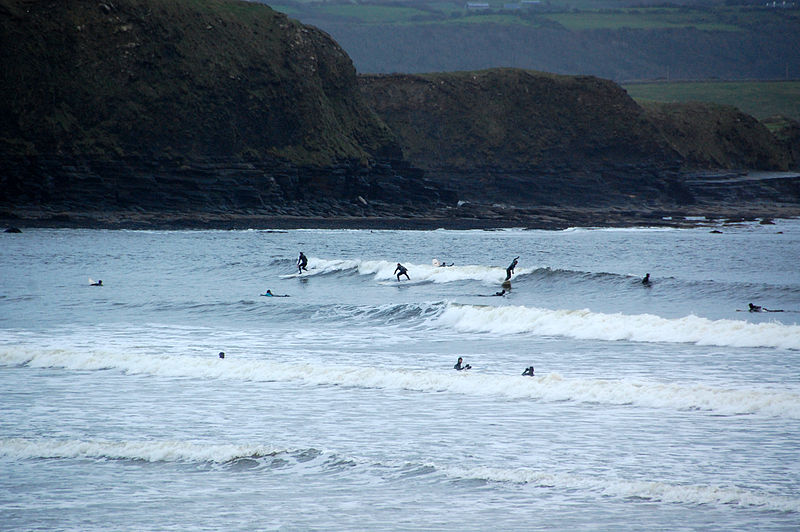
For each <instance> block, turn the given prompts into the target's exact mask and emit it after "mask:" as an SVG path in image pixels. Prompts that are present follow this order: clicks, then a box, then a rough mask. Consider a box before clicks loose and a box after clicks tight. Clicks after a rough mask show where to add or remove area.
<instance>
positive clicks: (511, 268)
mask: <svg viewBox="0 0 800 532" xmlns="http://www.w3.org/2000/svg"><path fill="white" fill-rule="evenodd" d="M517 259H519V257H514V260H513V261H511V264H510V265H509V266H508V268H506V281H508V280H509V279H511V274H512V273H514V268H515V267H516V266H517Z"/></svg>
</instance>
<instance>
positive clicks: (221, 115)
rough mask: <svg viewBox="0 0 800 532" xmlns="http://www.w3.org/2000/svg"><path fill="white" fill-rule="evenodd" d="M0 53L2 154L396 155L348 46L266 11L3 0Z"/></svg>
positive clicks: (300, 159)
mask: <svg viewBox="0 0 800 532" xmlns="http://www.w3.org/2000/svg"><path fill="white" fill-rule="evenodd" d="M0 50H2V52H0V53H2V65H3V68H2V69H0V90H1V91H2V94H3V98H2V99H0V117H2V123H3V128H2V133H0V136H2V139H0V140H1V141H2V142H3V144H4V151H6V152H7V153H8V152H9V151H11V152H16V153H24V154H59V155H94V156H101V157H115V156H117V157H119V156H137V155H138V156H148V157H152V156H157V157H161V156H174V157H187V158H192V157H197V156H200V157H208V156H221V157H238V158H243V159H252V158H256V159H265V158H280V159H288V160H290V161H292V162H297V163H317V164H327V163H331V162H332V161H335V160H337V159H353V158H355V159H370V158H374V157H376V156H381V155H383V154H386V155H396V153H395V146H394V145H393V143H392V139H391V135H390V134H389V132H388V131H387V130H386V128H385V127H384V126H383V125H382V124H381V123H380V121H379V120H376V119H375V116H374V115H373V114H372V113H371V112H370V111H369V109H368V108H367V107H366V106H364V105H363V103H362V102H361V100H360V97H359V95H358V88H357V85H356V83H355V70H354V68H353V65H352V62H351V61H350V58H349V57H348V56H347V54H346V53H344V51H342V49H341V48H340V47H339V46H338V45H337V44H336V43H335V42H334V41H333V40H332V39H331V38H330V37H329V36H328V35H327V34H325V33H323V32H321V31H319V30H317V29H315V28H313V27H309V26H303V25H302V24H300V23H298V22H297V21H295V20H292V19H289V18H287V17H286V16H285V15H283V14H281V13H277V12H275V11H273V10H271V9H270V8H268V7H266V6H263V5H258V4H252V3H246V2H231V1H223V0H207V1H202V2H200V1H182V2H178V1H172V0H118V1H114V2H108V3H102V2H97V1H89V0H82V1H70V2H56V1H52V2H46V1H41V2H32V1H24V0H3V1H2V2H0Z"/></svg>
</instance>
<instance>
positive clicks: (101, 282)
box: [89, 279, 103, 286]
mask: <svg viewBox="0 0 800 532" xmlns="http://www.w3.org/2000/svg"><path fill="white" fill-rule="evenodd" d="M90 281H91V280H90ZM89 286H103V280H102V279H98V280H97V282H96V283H92V282H90V283H89Z"/></svg>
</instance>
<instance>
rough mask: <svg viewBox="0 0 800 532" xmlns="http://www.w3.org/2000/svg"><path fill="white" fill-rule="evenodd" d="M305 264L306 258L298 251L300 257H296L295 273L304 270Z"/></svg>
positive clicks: (306, 263) (306, 262)
mask: <svg viewBox="0 0 800 532" xmlns="http://www.w3.org/2000/svg"><path fill="white" fill-rule="evenodd" d="M306 265H308V259H307V258H306V256H305V255H303V253H302V252H301V253H300V258H298V259H297V273H303V270H306V271H308V270H307V269H306Z"/></svg>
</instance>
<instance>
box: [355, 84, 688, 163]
mask: <svg viewBox="0 0 800 532" xmlns="http://www.w3.org/2000/svg"><path fill="white" fill-rule="evenodd" d="M359 79H360V83H361V91H362V93H363V94H364V96H365V98H366V99H367V101H368V102H369V103H370V104H371V105H372V106H373V107H374V108H375V110H376V112H377V113H378V114H379V115H380V116H381V118H382V119H383V120H384V121H385V122H386V123H387V124H388V125H389V127H390V128H391V129H392V130H393V131H394V132H395V133H396V134H397V136H398V138H399V139H400V142H401V144H402V145H403V151H404V154H405V156H406V157H407V158H408V159H409V160H410V161H411V162H412V163H413V164H417V165H420V166H421V167H423V168H429V169H435V168H444V167H452V168H462V169H463V168H476V167H477V168H481V167H499V168H503V169H507V170H520V169H527V170H536V169H547V168H553V167H561V168H573V169H574V168H583V167H586V166H587V165H602V164H605V163H612V164H620V163H641V162H644V161H669V160H672V159H675V158H676V157H677V154H675V153H674V152H673V151H672V149H671V148H670V147H669V145H667V143H665V142H663V141H662V140H661V139H660V136H659V135H658V133H657V131H656V129H655V128H654V127H653V126H652V124H650V123H649V122H648V121H647V120H646V118H645V116H644V113H643V111H642V109H641V108H640V107H639V106H638V105H637V104H636V103H635V102H634V101H633V100H632V99H631V98H630V97H629V96H628V95H627V93H626V92H625V91H624V90H623V89H621V88H620V87H619V86H618V85H616V84H614V83H613V82H610V81H607V80H602V79H598V78H594V77H588V76H582V77H573V76H557V75H553V74H545V73H539V72H532V71H526V70H517V69H492V70H484V71H477V72H455V73H447V74H423V75H385V76H384V75H370V76H361V77H360V78H359Z"/></svg>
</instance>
